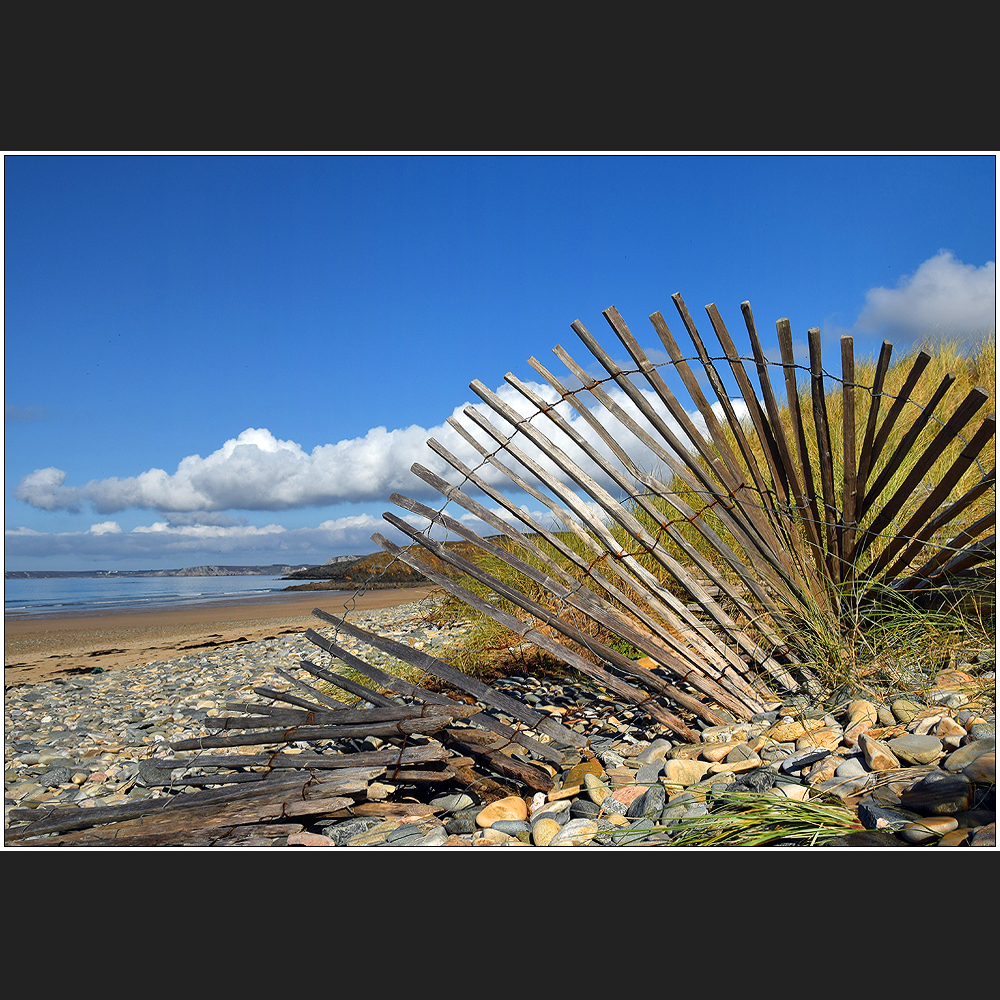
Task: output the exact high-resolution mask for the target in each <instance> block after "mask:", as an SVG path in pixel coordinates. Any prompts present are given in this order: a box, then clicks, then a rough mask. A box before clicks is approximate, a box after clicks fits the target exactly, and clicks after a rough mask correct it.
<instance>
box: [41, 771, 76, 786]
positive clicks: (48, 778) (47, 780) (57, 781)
mask: <svg viewBox="0 0 1000 1000" xmlns="http://www.w3.org/2000/svg"><path fill="white" fill-rule="evenodd" d="M72 778H73V772H72V770H71V769H70V768H68V767H62V766H60V767H50V768H48V770H46V771H43V772H42V773H41V774H40V775H38V777H37V778H36V779H35V780H36V781H37V782H38V784H39V785H42V786H43V787H46V788H55V787H56V785H67V784H69V782H70V781H71V780H72Z"/></svg>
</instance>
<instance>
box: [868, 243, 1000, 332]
mask: <svg viewBox="0 0 1000 1000" xmlns="http://www.w3.org/2000/svg"><path fill="white" fill-rule="evenodd" d="M856 328H857V329H858V330H860V331H863V332H878V333H883V332H884V333H885V334H886V335H889V336H895V337H900V338H904V339H910V340H913V339H919V338H922V337H927V336H938V337H955V338H959V339H961V338H965V337H968V336H974V335H976V334H979V333H985V332H987V331H990V330H995V329H996V262H995V261H988V262H987V263H986V264H983V266H982V267H976V266H975V265H974V264H964V263H963V262H962V261H960V260H957V259H956V258H955V255H954V254H953V253H952V252H951V251H950V250H940V251H939V252H938V253H937V254H936V255H935V256H934V257H931V258H930V259H929V260H925V261H924V262H923V263H922V264H921V265H920V267H918V268H917V269H916V271H914V272H913V274H910V275H906V276H905V277H904V278H903V279H902V280H901V281H900V282H899V284H898V285H897V286H896V287H895V288H873V289H871V290H870V291H869V292H868V294H867V296H866V305H865V308H864V309H863V310H862V312H861V315H860V316H859V317H858V320H857V324H856Z"/></svg>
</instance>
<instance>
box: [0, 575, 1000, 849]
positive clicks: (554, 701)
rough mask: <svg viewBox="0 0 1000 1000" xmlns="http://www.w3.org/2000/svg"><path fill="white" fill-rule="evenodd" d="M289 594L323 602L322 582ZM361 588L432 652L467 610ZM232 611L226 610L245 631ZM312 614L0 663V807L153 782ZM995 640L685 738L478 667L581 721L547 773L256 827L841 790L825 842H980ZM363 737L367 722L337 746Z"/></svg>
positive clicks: (278, 842) (643, 835)
mask: <svg viewBox="0 0 1000 1000" xmlns="http://www.w3.org/2000/svg"><path fill="white" fill-rule="evenodd" d="M407 596H409V597H411V598H412V597H419V599H417V600H405V597H407ZM302 599H303V600H304V601H306V602H307V603H308V604H309V605H310V607H316V606H320V607H323V606H324V604H323V601H322V595H321V594H308V595H303V598H302ZM378 600H380V601H381V602H382V603H383V604H385V603H389V604H391V606H388V607H369V608H360V609H355V610H352V611H351V613H350V620H351V621H352V622H354V623H356V624H357V625H359V626H360V627H361V628H364V629H366V630H370V631H372V632H377V633H379V634H382V635H386V636H389V637H390V638H394V639H397V640H399V641H403V642H406V643H408V644H409V645H412V646H417V647H418V648H421V649H423V650H425V651H426V652H429V653H432V654H434V655H437V656H440V657H442V658H444V659H447V658H448V653H449V650H452V651H454V650H455V648H456V646H457V645H458V644H460V643H461V642H462V641H463V639H464V638H465V637H466V636H467V635H468V633H469V631H470V629H471V628H472V626H471V623H469V622H467V621H462V620H455V621H449V622H448V623H447V624H441V621H442V617H441V615H439V614H435V611H436V610H437V606H438V601H439V600H440V599H439V598H438V597H436V596H434V595H433V594H428V593H427V592H425V591H422V592H420V594H419V595H418V594H414V593H410V594H408V595H406V594H394V595H388V596H387V595H385V593H384V592H383V594H382V596H381V597H380V598H378ZM393 602H395V603H393ZM400 602H401V603H400ZM286 610H288V609H286ZM294 610H295V611H297V612H298V611H302V610H303V609H302V608H298V607H296V608H294ZM330 610H331V613H333V612H334V609H333V608H331V609H330ZM249 620H250V619H244V622H241V623H238V624H237V629H239V628H243V630H244V631H247V628H246V624H245V622H246V621H249ZM317 625H318V622H317V620H316V619H312V620H309V619H308V617H303V616H298V617H297V616H295V615H293V616H290V617H286V618H285V619H284V620H283V624H281V626H280V627H276V622H275V621H270V622H268V624H267V625H266V626H265V627H264V631H265V632H267V633H268V634H267V635H266V636H265V637H261V638H250V636H243V635H241V636H238V637H239V638H245V639H246V640H247V641H241V642H240V641H237V642H225V641H221V642H219V644H217V645H212V646H205V647H202V648H196V649H191V650H189V651H188V652H185V653H182V654H181V655H172V656H169V657H168V658H162V659H150V660H149V661H148V662H142V663H134V664H132V665H128V666H117V667H115V668H112V669H101V668H98V672H94V671H93V668H91V669H90V671H88V672H82V671H77V672H68V673H63V674H61V675H59V676H49V675H46V674H45V672H44V671H41V672H39V673H37V674H36V675H35V676H34V678H33V679H32V681H30V682H25V681H24V680H18V681H16V682H14V683H12V677H11V675H10V671H9V669H8V672H7V678H6V690H5V697H4V748H5V774H4V778H5V817H6V816H7V815H8V814H10V813H11V812H12V811H16V813H17V814H18V815H21V814H23V811H24V810H25V809H37V808H39V807H50V806H67V807H72V806H75V807H78V808H95V807H101V806H115V805H118V804H121V803H125V802H130V801H135V800H138V799H139V798H142V797H152V796H158V795H163V794H165V792H164V790H163V789H162V787H160V786H158V785H156V784H154V783H153V782H152V781H148V779H149V777H150V769H149V761H150V759H151V758H154V757H155V756H156V755H157V754H163V753H164V752H165V751H167V750H169V746H170V744H171V743H177V742H179V741H181V740H189V739H195V738H197V737H199V736H203V735H205V734H206V733H209V732H211V731H212V728H213V719H215V718H217V717H218V716H219V715H220V714H226V708H227V706H232V705H233V704H234V703H239V702H241V701H243V700H251V701H258V702H259V701H260V700H261V699H260V698H259V696H257V695H255V694H254V693H253V689H254V688H255V687H258V686H264V687H269V688H277V689H288V688H289V687H290V684H289V683H288V680H287V674H288V672H289V671H292V670H294V669H295V668H296V665H297V664H298V662H299V661H300V660H301V659H312V660H316V661H317V662H320V657H321V656H322V655H323V654H320V653H319V651H318V650H317V648H316V646H314V645H313V644H312V643H310V642H309V641H308V640H307V639H306V638H305V636H304V632H305V629H306V628H307V627H312V628H315V629H316V631H317V632H319V633H320V634H321V635H324V634H327V633H329V634H332V631H333V630H332V628H323V627H317ZM217 635H218V638H219V639H220V640H222V639H223V636H222V633H221V632H219V633H217ZM338 641H339V642H340V643H341V644H342V645H343V646H344V647H345V648H347V649H348V650H349V651H360V647H359V646H357V644H356V642H355V640H352V639H350V638H345V637H344V636H343V635H341V636H340V637H339V639H338ZM354 647H356V649H355V648H354ZM367 652H368V653H369V654H370V652H371V651H370V650H367ZM992 656H993V654H992V652H986V653H982V654H979V655H973V656H971V657H970V659H969V661H968V662H963V663H960V664H957V665H956V666H955V668H954V669H952V670H949V671H946V672H943V673H941V674H940V675H939V676H938V677H936V678H935V680H934V682H933V684H931V685H929V686H927V687H926V688H925V689H923V690H922V691H921V692H920V696H919V697H918V696H917V695H916V694H913V695H911V696H903V695H900V696H899V697H897V698H894V699H892V700H891V701H890V702H889V703H887V704H884V703H880V702H877V701H874V700H869V699H866V698H864V697H861V696H858V695H856V694H855V695H852V694H851V693H845V695H844V697H843V698H842V699H841V703H839V704H838V705H836V706H832V707H831V706H827V707H826V708H824V709H822V710H820V709H813V708H811V707H810V706H808V705H807V704H805V703H796V704H793V703H788V704H785V705H783V706H782V708H781V709H779V710H777V711H774V712H768V713H763V714H762V715H761V716H760V717H756V716H755V717H754V719H752V720H750V721H749V722H745V721H743V722H736V721H733V723H732V724H731V725H725V726H714V727H702V732H701V737H702V741H701V742H700V743H696V744H687V745H685V744H683V743H677V742H676V740H675V739H671V738H670V734H669V733H667V732H666V731H664V730H663V729H662V727H660V726H659V725H658V724H656V723H654V722H652V721H651V720H650V719H649V718H648V717H646V716H643V715H642V714H641V713H639V712H635V711H633V709H632V708H631V707H630V706H628V705H626V704H622V703H619V702H616V701H615V700H614V699H613V698H612V697H611V696H610V695H608V694H607V693H606V692H602V691H600V690H599V689H596V688H594V687H593V686H592V685H589V684H587V683H585V682H584V681H583V679H582V678H581V680H580V682H579V683H575V682H569V681H567V680H566V679H565V678H560V679H559V680H558V681H557V680H554V679H552V678H545V677H538V676H534V675H532V674H531V673H530V672H517V671H515V670H512V671H511V672H510V674H509V676H506V677H504V678H500V679H499V680H496V681H494V682H493V686H494V687H495V688H496V689H497V690H500V691H504V692H505V693H508V694H513V695H515V696H516V697H517V698H519V699H520V700H522V701H523V702H525V703H526V704H529V705H531V706H532V707H533V708H535V709H537V710H539V711H543V712H545V713H547V714H550V715H552V716H554V717H557V718H558V719H559V720H560V721H561V722H562V723H563V725H565V726H568V727H570V728H572V729H574V730H576V731H577V732H579V733H581V734H583V735H585V736H586V737H587V740H588V750H587V751H585V752H582V753H571V754H568V755H564V757H563V759H562V761H561V762H560V764H559V765H553V764H551V763H546V764H544V765H540V766H544V767H545V768H546V769H547V770H548V772H549V773H550V774H551V777H552V782H553V787H552V789H551V790H550V791H549V792H547V793H535V794H532V793H531V792H530V790H529V789H520V790H519V791H518V792H517V793H516V794H511V795H508V796H505V797H500V798H497V797H496V796H491V797H487V796H482V795H480V794H479V793H478V792H477V789H476V788H475V787H469V788H460V787H455V788H451V789H448V790H447V792H443V791H442V790H440V789H438V790H436V791H434V792H428V793H427V794H426V795H425V796H424V799H425V801H424V802H423V806H422V808H419V809H410V810H409V811H405V812H404V813H403V814H402V815H400V814H398V813H394V812H393V810H391V809H386V811H385V815H382V816H379V815H377V811H373V810H368V812H367V814H366V815H364V816H358V817H344V818H339V819H334V820H330V821H325V822H321V823H319V824H314V825H313V826H311V827H309V828H307V829H303V830H301V831H298V832H296V833H293V834H290V835H286V836H282V837H276V838H274V840H273V842H272V843H271V844H270V846H304V847H305V846H315V847H333V846H346V847H364V848H374V847H390V848H391V847H408V846H453V847H465V846H480V847H485V846H508V847H521V846H539V847H540V846H578V847H579V846H588V847H590V846H601V847H616V846H617V847H639V846H642V847H652V846H666V845H671V844H672V843H673V844H675V845H676V844H678V843H679V842H680V841H679V835H680V834H683V833H684V831H686V830H690V829H692V828H695V827H697V825H698V824H699V822H704V817H707V816H709V815H710V814H711V813H712V812H713V808H716V807H714V806H713V803H716V802H718V801H721V799H722V798H724V797H725V796H726V795H731V794H732V793H734V792H750V793H753V794H756V795H760V796H771V797H777V798H779V799H784V800H786V801H788V800H793V801H802V802H805V801H810V800H813V801H817V802H819V801H821V800H822V801H829V802H833V803H838V804H840V806H841V807H842V808H843V809H846V810H848V811H849V812H850V813H851V814H852V815H853V816H856V822H855V823H854V824H853V828H852V829H850V830H844V831H843V832H842V835H840V836H838V837H837V838H828V839H827V840H826V841H824V843H826V844H828V845H829V846H833V847H885V846H891V847H918V846H944V847H947V846H960V847H966V846H995V790H994V786H995V716H994V715H993V714H992V713H991V711H990V710H989V706H986V705H985V704H984V703H983V700H982V699H981V698H980V697H978V696H977V692H982V690H983V689H984V685H985V686H986V687H987V688H988V687H991V686H992V685H993V684H995V674H994V673H993V669H994V667H995V661H994V660H993V659H992ZM369 658H370V657H369ZM10 659H11V656H10V650H9V649H8V662H9V660H10ZM372 662H377V661H375V660H372ZM379 746H381V741H378V740H375V739H372V738H369V740H367V741H362V743H361V744H359V745H358V746H352V747H345V748H344V749H348V750H357V749H376V748H378V747H379ZM536 763H537V762H536ZM180 780H181V782H182V781H183V779H180ZM147 781H148V783H147ZM394 791H395V790H394V789H393V788H392V786H391V785H388V786H387V785H386V784H385V783H384V782H382V783H374V784H373V785H372V786H371V787H370V788H369V790H368V795H369V800H370V801H371V802H377V801H380V800H382V801H391V800H392V798H393V793H394ZM408 791H409V794H408V796H407V798H408V800H412V799H413V794H412V789H411V790H408ZM487 798H489V799H490V800H489V801H487ZM777 846H792V844H791V843H789V844H782V843H780V842H779V843H778V844H777ZM796 846H801V845H800V844H796Z"/></svg>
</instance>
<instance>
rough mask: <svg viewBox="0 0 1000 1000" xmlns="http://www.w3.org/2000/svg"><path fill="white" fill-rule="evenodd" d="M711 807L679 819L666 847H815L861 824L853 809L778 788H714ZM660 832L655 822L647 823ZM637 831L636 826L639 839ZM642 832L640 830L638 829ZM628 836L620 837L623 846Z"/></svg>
mask: <svg viewBox="0 0 1000 1000" xmlns="http://www.w3.org/2000/svg"><path fill="white" fill-rule="evenodd" d="M711 803H712V809H713V810H714V811H713V812H710V813H709V814H708V815H707V816H694V817H692V818H691V819H687V820H682V821H680V823H679V825H678V826H677V827H675V828H674V829H675V832H674V833H673V835H672V836H671V838H670V840H669V841H668V842H667V844H666V846H669V847H767V846H769V845H772V844H775V843H779V842H780V843H783V844H784V843H787V844H795V845H797V846H799V847H817V846H822V845H823V844H826V843H828V842H829V841H831V840H836V839H837V838H838V837H843V836H844V835H845V834H848V833H851V832H853V831H855V830H860V829H862V826H861V823H860V821H859V820H858V816H857V813H855V812H852V811H851V810H850V809H848V808H847V807H846V806H842V805H838V804H835V803H830V802H823V801H818V800H815V799H814V800H810V801H806V802H799V801H797V800H795V799H787V798H785V797H784V796H782V795H780V793H775V794H765V795H760V794H756V793H753V792H726V791H720V792H713V793H712V795H711ZM654 829H655V830H656V832H662V831H661V830H660V829H659V828H650V832H653V830H654ZM639 835H640V832H639V831H636V837H637V839H638V837H639ZM643 835H644V834H643ZM627 843H628V841H627V839H623V840H622V845H623V846H626V845H627Z"/></svg>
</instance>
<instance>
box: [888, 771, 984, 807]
mask: <svg viewBox="0 0 1000 1000" xmlns="http://www.w3.org/2000/svg"><path fill="white" fill-rule="evenodd" d="M970 792H971V784H970V782H969V779H968V778H966V777H965V775H964V774H951V773H950V772H948V771H942V770H937V771H932V772H931V773H930V774H928V775H926V776H925V777H923V778H921V779H920V780H919V781H918V782H916V783H915V784H913V785H911V786H910V787H909V788H907V789H906V791H904V792H903V794H902V795H900V797H899V800H900V802H901V803H902V805H903V807H904V808H905V809H912V810H913V811H914V812H918V813H920V814H921V815H924V816H950V815H953V814H954V813H956V812H964V811H965V810H966V809H968V808H969V795H970Z"/></svg>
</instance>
